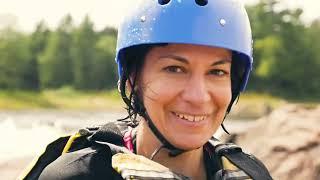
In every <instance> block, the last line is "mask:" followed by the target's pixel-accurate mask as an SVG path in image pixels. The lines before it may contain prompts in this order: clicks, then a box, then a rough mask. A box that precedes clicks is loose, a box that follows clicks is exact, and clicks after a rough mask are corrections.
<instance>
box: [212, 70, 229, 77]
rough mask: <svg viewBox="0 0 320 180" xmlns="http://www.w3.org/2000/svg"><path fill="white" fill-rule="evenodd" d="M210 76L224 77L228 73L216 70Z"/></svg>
mask: <svg viewBox="0 0 320 180" xmlns="http://www.w3.org/2000/svg"><path fill="white" fill-rule="evenodd" d="M210 74H213V75H216V76H224V75H228V72H226V71H224V70H221V69H214V70H211V71H210Z"/></svg>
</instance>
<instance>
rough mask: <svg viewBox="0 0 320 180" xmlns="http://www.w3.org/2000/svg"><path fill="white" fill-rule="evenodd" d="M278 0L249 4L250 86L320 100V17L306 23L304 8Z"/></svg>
mask: <svg viewBox="0 0 320 180" xmlns="http://www.w3.org/2000/svg"><path fill="white" fill-rule="evenodd" d="M278 7H279V6H278V1H276V0H260V2H259V3H258V4H256V5H254V6H250V7H247V10H248V13H249V18H250V20H251V26H252V29H253V38H254V53H253V55H254V69H253V74H252V76H251V78H250V83H249V87H248V89H249V90H253V91H258V92H266V93H270V94H273V95H277V96H281V97H285V98H292V99H308V100H312V101H318V102H319V101H320V91H319V90H320V19H318V20H315V21H313V22H312V24H311V25H305V23H303V22H302V20H301V15H302V13H303V11H302V9H295V10H288V9H284V10H279V8H278Z"/></svg>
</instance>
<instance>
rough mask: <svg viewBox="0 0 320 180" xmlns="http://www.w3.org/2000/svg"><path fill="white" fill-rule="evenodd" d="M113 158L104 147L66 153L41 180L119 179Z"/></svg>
mask: <svg viewBox="0 0 320 180" xmlns="http://www.w3.org/2000/svg"><path fill="white" fill-rule="evenodd" d="M111 157H112V154H111V152H110V151H109V150H108V149H107V148H103V147H88V148H84V149H80V150H77V151H74V152H69V153H65V154H63V155H61V156H60V157H58V158H57V159H56V160H55V161H53V162H52V163H50V164H49V165H48V166H47V167H46V168H45V169H44V170H43V171H42V173H41V174H40V177H39V179H80V180H81V179H105V178H107V179H117V177H119V176H118V174H117V173H116V172H115V171H114V170H113V168H112V166H111ZM119 178H120V177H119Z"/></svg>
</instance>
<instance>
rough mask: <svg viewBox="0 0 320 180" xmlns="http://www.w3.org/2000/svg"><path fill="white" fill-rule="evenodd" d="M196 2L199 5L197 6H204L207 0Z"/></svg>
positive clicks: (197, 0)
mask: <svg viewBox="0 0 320 180" xmlns="http://www.w3.org/2000/svg"><path fill="white" fill-rule="evenodd" d="M196 3H197V4H198V5H199V6H205V5H207V4H208V0H196Z"/></svg>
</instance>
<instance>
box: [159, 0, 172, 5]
mask: <svg viewBox="0 0 320 180" xmlns="http://www.w3.org/2000/svg"><path fill="white" fill-rule="evenodd" d="M169 2H170V0H158V3H159V4H160V5H166V4H168V3H169Z"/></svg>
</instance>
